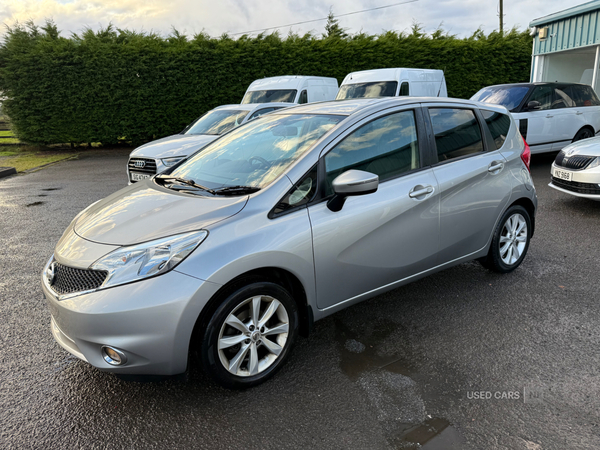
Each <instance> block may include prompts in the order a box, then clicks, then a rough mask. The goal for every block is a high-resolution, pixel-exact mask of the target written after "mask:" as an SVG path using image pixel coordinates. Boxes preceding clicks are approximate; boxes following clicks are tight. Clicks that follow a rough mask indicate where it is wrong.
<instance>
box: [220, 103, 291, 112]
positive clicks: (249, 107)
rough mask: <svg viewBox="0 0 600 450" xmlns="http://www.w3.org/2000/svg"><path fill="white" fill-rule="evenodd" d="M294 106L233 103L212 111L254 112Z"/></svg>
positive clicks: (288, 104)
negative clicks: (260, 109)
mask: <svg viewBox="0 0 600 450" xmlns="http://www.w3.org/2000/svg"><path fill="white" fill-rule="evenodd" d="M293 105H295V103H284V102H271V103H243V104H242V103H234V104H231V105H221V106H217V107H216V108H214V109H226V110H235V111H254V110H255V109H259V108H270V107H280V108H288V107H290V106H293Z"/></svg>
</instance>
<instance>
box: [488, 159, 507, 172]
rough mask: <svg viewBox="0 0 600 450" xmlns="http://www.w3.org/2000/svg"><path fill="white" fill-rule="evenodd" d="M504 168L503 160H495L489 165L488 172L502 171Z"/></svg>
mask: <svg viewBox="0 0 600 450" xmlns="http://www.w3.org/2000/svg"><path fill="white" fill-rule="evenodd" d="M502 169H504V163H503V162H501V161H493V162H492V163H491V164H490V165H489V166H488V172H491V173H497V172H500V171H501V170H502Z"/></svg>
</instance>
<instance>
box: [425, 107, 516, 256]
mask: <svg viewBox="0 0 600 450" xmlns="http://www.w3.org/2000/svg"><path fill="white" fill-rule="evenodd" d="M428 111H429V118H430V119H431V126H432V130H433V135H434V140H435V148H436V154H437V159H438V163H437V164H435V165H434V166H433V173H434V175H435V177H436V179H437V182H438V185H439V189H440V195H441V198H440V251H439V263H440V264H443V263H447V262H450V261H453V260H456V259H459V258H462V257H464V256H467V255H470V254H472V253H475V252H477V251H479V250H481V249H482V248H484V247H485V245H486V244H487V242H488V239H489V237H490V235H491V234H492V230H493V228H494V225H495V223H496V221H497V220H498V217H499V216H500V214H501V213H502V211H503V210H504V208H505V207H506V205H507V202H508V200H509V199H510V196H511V193H512V180H511V174H510V171H509V170H505V164H506V160H505V158H504V157H503V156H502V155H501V153H500V152H499V150H498V148H497V145H496V144H495V143H494V141H493V139H492V138H491V133H490V131H489V129H487V124H486V123H485V119H484V118H483V116H482V115H481V113H479V111H478V110H477V109H473V108H468V107H455V106H452V107H448V106H445V105H440V106H431V107H429V108H428ZM508 120H509V121H510V118H508ZM500 141H501V140H498V143H500ZM502 143H503V141H502Z"/></svg>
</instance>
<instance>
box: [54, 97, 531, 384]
mask: <svg viewBox="0 0 600 450" xmlns="http://www.w3.org/2000/svg"><path fill="white" fill-rule="evenodd" d="M528 165H529V150H528V148H527V147H526V145H525V144H524V141H523V139H522V137H521V135H520V134H519V132H518V130H517V128H516V126H515V122H514V120H513V119H512V118H511V117H510V115H509V114H508V112H507V111H506V109H504V108H503V107H499V106H494V105H484V104H478V103H473V102H470V101H467V100H450V99H443V100H442V99H439V98H414V97H411V98H409V97H399V98H389V99H360V100H347V101H336V102H326V103H315V104H309V105H301V106H296V107H293V108H290V109H287V110H284V111H278V112H275V113H272V114H269V115H265V116H263V117H260V118H259V119H257V120H253V121H251V122H249V123H247V124H245V125H242V126H240V127H238V128H236V129H234V130H232V131H231V132H229V133H228V134H226V135H225V136H223V137H222V138H220V139H219V140H217V141H215V142H213V143H212V144H210V145H209V146H208V147H206V148H205V149H204V150H203V151H202V152H199V153H197V154H196V155H194V156H192V157H191V158H189V159H188V160H187V161H185V162H183V163H181V164H180V165H178V166H176V167H175V168H173V169H171V170H168V171H167V172H166V173H164V174H161V175H156V176H155V177H153V178H152V179H149V180H145V181H142V182H139V183H135V184H133V185H131V186H129V187H127V188H125V189H122V190H120V191H118V192H116V193H114V194H112V195H111V196H109V197H107V198H105V199H103V200H101V201H99V202H97V203H95V204H93V205H91V206H89V207H88V208H87V209H85V210H84V211H82V212H81V213H80V214H79V215H78V216H77V217H76V218H75V219H74V220H73V222H72V223H71V224H70V225H69V227H68V228H67V230H66V231H65V233H64V235H63V236H62V238H61V239H60V241H59V242H58V244H57V245H56V248H55V252H54V255H53V256H52V257H51V258H50V260H49V261H48V264H47V265H46V267H45V269H44V271H43V275H42V284H43V290H44V293H45V295H46V298H47V300H48V305H49V307H50V311H51V315H52V320H51V329H52V333H53V335H54V338H55V339H56V340H57V342H58V343H59V344H60V345H62V346H63V347H64V348H65V349H66V350H67V351H69V352H71V353H72V354H73V355H75V356H77V357H79V358H81V359H83V360H85V361H87V362H89V363H90V364H92V365H93V366H95V367H97V368H99V369H101V370H108V371H112V372H115V373H117V374H152V375H172V374H179V373H182V372H184V371H185V370H186V368H187V365H188V355H189V353H190V351H195V352H197V353H199V354H200V355H201V358H202V363H203V367H204V368H205V370H206V371H207V372H208V373H209V374H210V375H211V376H212V377H213V378H214V379H215V380H216V381H217V382H218V383H220V384H222V385H223V386H226V387H230V388H243V387H249V386H252V385H256V384H258V383H261V382H263V381H264V380H266V379H267V378H268V377H270V376H271V375H273V374H274V373H275V372H276V371H277V370H278V369H279V368H280V367H281V366H282V364H283V363H284V361H285V360H286V358H287V357H288V355H289V353H290V351H291V349H292V346H293V344H294V342H295V341H296V338H297V336H298V334H301V335H307V334H308V333H309V330H310V329H311V326H312V324H313V322H314V321H315V320H319V319H322V318H324V317H326V316H328V315H330V314H333V313H335V312H336V311H339V310H341V309H344V308H347V307H348V306H351V305H353V304H355V303H358V302H360V301H363V300H366V299H368V298H370V297H373V296H375V295H378V294H381V293H383V292H385V291H388V290H391V289H394V288H397V287H399V286H402V285H404V284H406V283H410V282H411V281H414V280H417V279H419V278H422V277H424V276H427V275H429V274H432V273H434V272H437V271H440V270H443V269H446V268H448V267H451V266H454V265H456V264H460V263H462V262H465V261H469V260H475V259H477V260H480V261H481V262H482V263H483V265H484V266H485V267H488V268H490V269H491V270H494V271H497V272H502V273H506V272H510V271H512V270H514V269H515V268H517V267H518V266H519V265H520V264H521V262H522V261H523V259H524V258H525V255H526V253H527V249H528V246H529V242H530V239H531V237H532V235H533V231H534V217H535V212H536V207H537V197H536V192H535V188H534V186H533V183H532V180H531V177H530V175H529V170H528V169H529V167H528Z"/></svg>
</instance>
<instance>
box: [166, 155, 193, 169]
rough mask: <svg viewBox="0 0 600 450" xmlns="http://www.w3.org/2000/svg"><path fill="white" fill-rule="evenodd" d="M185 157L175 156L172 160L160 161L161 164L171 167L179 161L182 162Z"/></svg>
mask: <svg viewBox="0 0 600 450" xmlns="http://www.w3.org/2000/svg"><path fill="white" fill-rule="evenodd" d="M185 158H187V156H175V157H173V158H164V159H161V161H162V163H163V164H164V165H165V166H167V167H173V166H174V165H175V164H177V163H178V162H179V161H183V160H184V159H185Z"/></svg>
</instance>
